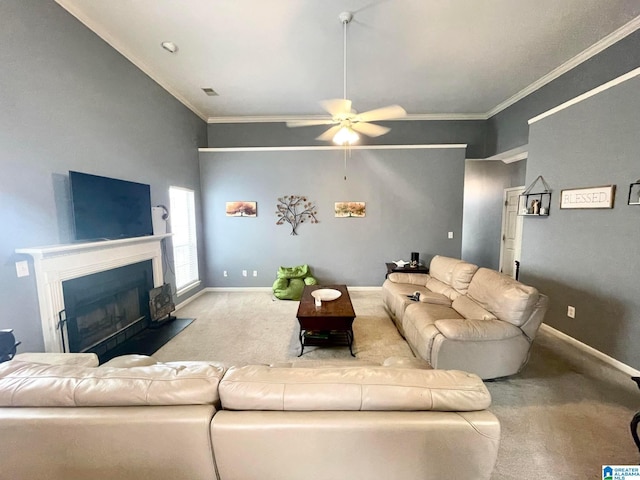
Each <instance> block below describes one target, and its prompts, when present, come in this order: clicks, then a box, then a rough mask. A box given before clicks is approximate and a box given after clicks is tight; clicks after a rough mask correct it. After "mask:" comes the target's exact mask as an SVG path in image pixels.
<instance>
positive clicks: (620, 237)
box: [521, 77, 640, 369]
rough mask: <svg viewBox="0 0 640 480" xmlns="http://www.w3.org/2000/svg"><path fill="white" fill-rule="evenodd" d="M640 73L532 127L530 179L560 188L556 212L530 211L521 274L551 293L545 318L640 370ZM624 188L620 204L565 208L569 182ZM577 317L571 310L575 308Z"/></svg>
mask: <svg viewBox="0 0 640 480" xmlns="http://www.w3.org/2000/svg"><path fill="white" fill-rule="evenodd" d="M639 92H640V79H639V78H638V77H636V78H635V79H632V80H629V81H627V82H625V83H622V84H620V85H618V86H616V87H614V88H612V89H609V90H606V91H605V92H602V93H600V94H598V95H596V96H595V97H591V98H590V99H588V100H586V101H583V102H581V103H578V104H576V105H574V106H572V107H570V108H568V109H565V110H563V111H561V112H559V113H556V114H555V115H552V116H550V117H547V118H545V119H543V120H541V121H539V122H537V123H535V124H533V125H532V126H531V132H530V137H529V159H528V164H527V183H528V182H531V181H532V180H534V179H535V178H536V177H537V176H538V175H543V176H544V178H545V180H546V181H547V182H548V183H549V185H550V186H551V188H552V189H553V197H552V210H551V214H550V216H549V217H547V218H540V219H539V218H525V219H524V239H523V253H522V267H521V273H522V280H523V281H524V282H528V283H531V284H533V285H536V286H537V287H539V288H540V290H541V291H543V292H544V293H546V294H548V295H549V296H550V298H551V307H550V310H549V312H548V314H547V316H546V319H545V322H546V323H548V324H550V325H551V326H553V327H555V328H557V329H558V330H561V331H562V332H565V333H567V334H568V335H570V336H572V337H574V338H576V339H578V340H580V341H582V342H584V343H586V344H588V345H590V346H592V347H594V348H596V349H597V350H600V351H602V352H604V353H606V354H608V355H610V356H612V357H614V358H616V359H618V360H620V361H622V362H624V363H626V364H628V365H630V366H632V367H634V368H636V369H640V350H639V349H638V346H637V340H638V338H640V322H639V320H640V296H639V295H638V285H640V268H639V267H640V265H639V259H640V241H639V239H640V207H637V206H628V205H627V195H628V189H629V184H630V183H631V182H634V181H635V180H637V179H638V178H639V177H640V162H639V160H638V159H639V158H640V143H639V142H638V132H640V115H638V112H640V95H639ZM609 184H613V185H617V191H616V197H615V208H613V209H603V210H559V209H558V205H559V196H560V191H561V190H562V189H567V188H579V187H588V186H598V185H609ZM568 305H573V306H575V308H576V318H575V319H570V318H568V317H567V316H566V312H567V306H568Z"/></svg>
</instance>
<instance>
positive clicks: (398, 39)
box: [57, 0, 640, 120]
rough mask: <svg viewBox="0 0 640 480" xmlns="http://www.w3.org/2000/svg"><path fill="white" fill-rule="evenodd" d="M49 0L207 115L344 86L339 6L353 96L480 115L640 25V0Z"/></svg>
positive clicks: (304, 106)
mask: <svg viewBox="0 0 640 480" xmlns="http://www.w3.org/2000/svg"><path fill="white" fill-rule="evenodd" d="M57 2H58V3H59V4H60V5H61V6H62V7H64V8H65V9H67V10H68V11H69V12H71V13H72V14H73V15H75V16H76V17H77V18H78V19H80V20H81V21H82V22H83V23H85V25H87V26H88V27H89V28H90V29H92V30H93V31H94V32H96V33H97V34H98V35H100V36H101V37H102V38H103V39H104V40H106V41H107V42H108V43H109V44H111V45H112V46H113V47H114V48H116V49H117V50H118V51H120V52H121V53H122V54H123V55H125V56H126V57H127V58H129V59H130V60H131V61H132V62H134V63H135V64H136V65H138V66H139V67H140V68H141V69H142V70H143V71H145V72H146V73H147V74H148V75H150V76H151V77H152V78H153V79H155V80H156V81H157V82H158V83H159V84H160V85H162V86H163V87H164V88H166V89H167V90H168V91H169V92H171V93H172V94H173V95H174V96H176V97H177V98H178V99H179V100H180V101H182V102H183V103H184V104H185V105H187V106H188V107H189V108H191V109H192V110H193V111H194V112H196V113H197V114H198V115H200V116H201V117H202V118H205V119H210V120H214V119H216V118H219V117H227V118H237V117H292V116H307V115H322V114H323V111H322V109H321V108H320V107H319V105H318V101H319V100H322V99H329V98H340V97H342V90H343V86H342V83H343V50H342V46H343V27H342V24H341V23H340V21H339V20H338V15H339V14H340V12H343V11H351V12H353V13H354V20H353V21H352V22H351V23H350V24H349V26H348V31H347V34H348V62H347V65H348V68H347V72H348V88H347V97H348V98H350V99H352V100H353V102H354V107H355V108H356V109H358V110H359V111H364V110H369V109H372V108H376V107H380V106H384V105H388V104H391V103H397V104H400V105H402V106H403V107H404V108H405V109H406V110H407V112H408V113H409V114H410V115H411V116H418V115H433V114H441V115H444V116H452V117H461V118H462V117H464V116H468V117H469V118H472V117H478V118H482V117H485V118H486V116H487V114H490V113H495V112H496V111H497V110H499V109H500V108H502V107H503V106H505V105H506V104H508V103H509V101H510V100H511V101H513V100H514V98H513V97H514V96H516V95H517V94H518V93H521V92H523V90H525V89H527V88H535V86H536V82H539V80H540V79H541V78H543V77H545V76H548V74H549V73H550V72H552V71H554V70H555V69H557V68H558V67H560V66H562V65H563V64H565V63H566V62H569V61H571V59H573V58H574V57H576V56H577V55H580V54H581V53H582V52H584V51H585V50H587V49H589V48H590V47H592V46H593V45H596V44H599V42H600V44H602V42H603V39H605V42H606V37H607V36H609V35H610V34H612V32H616V31H617V33H614V35H613V37H610V38H615V39H618V38H620V37H621V36H622V35H624V34H626V33H630V32H631V31H633V30H634V29H636V28H638V26H639V25H640V22H639V20H640V17H638V16H639V15H640V1H638V0H449V1H443V0H378V1H372V0H369V1H366V0H342V1H338V0H322V1H320V0H306V1H305V0H270V1H265V0H187V1H176V0H110V1H105V0H57ZM630 22H631V23H630ZM625 26H626V27H625ZM620 29H622V30H620ZM163 41H172V42H174V43H175V44H177V45H178V47H179V50H178V52H177V53H175V54H170V53H168V52H166V51H164V50H163V49H162V48H161V47H160V44H161V42H163ZM592 50H594V49H593V48H592ZM538 84H539V83H538ZM204 87H210V88H213V89H214V90H215V91H216V92H218V93H219V96H218V97H209V96H207V95H205V93H204V92H203V91H202V88H204Z"/></svg>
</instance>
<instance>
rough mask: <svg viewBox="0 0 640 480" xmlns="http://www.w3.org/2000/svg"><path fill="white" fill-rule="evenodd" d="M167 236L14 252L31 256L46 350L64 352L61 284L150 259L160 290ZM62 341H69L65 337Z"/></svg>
mask: <svg viewBox="0 0 640 480" xmlns="http://www.w3.org/2000/svg"><path fill="white" fill-rule="evenodd" d="M169 236H171V234H165V235H152V236H147V237H135V238H125V239H120V240H103V241H97V242H88V243H72V244H66V245H51V246H46V247H31V248H18V249H16V253H21V254H27V255H31V256H32V257H33V267H34V272H35V276H36V285H37V288H38V303H39V306H40V320H41V321H42V336H43V338H44V348H45V351H46V352H62V351H63V345H62V338H61V335H60V331H59V329H58V321H59V318H58V314H59V312H61V311H62V310H64V297H63V294H62V282H64V281H66V280H71V279H73V278H79V277H84V276H85V275H91V274H93V273H98V272H104V271H106V270H111V269H114V268H118V267H124V266H126V265H132V264H134V263H139V262H143V261H145V260H151V261H152V264H153V284H154V287H159V286H160V285H162V284H163V272H162V245H161V241H162V239H164V238H166V237H169ZM65 338H68V336H67V335H66V334H65Z"/></svg>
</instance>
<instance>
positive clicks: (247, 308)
mask: <svg viewBox="0 0 640 480" xmlns="http://www.w3.org/2000/svg"><path fill="white" fill-rule="evenodd" d="M379 296H380V294H379V293H372V292H350V297H351V301H352V303H353V306H354V309H355V311H356V314H357V317H356V320H355V321H354V323H353V332H354V344H353V353H354V354H355V355H356V357H357V358H358V359H361V360H369V361H375V362H380V363H381V362H382V361H383V360H384V359H385V358H387V357H392V356H402V357H413V354H412V353H411V349H410V348H409V346H408V345H407V343H406V342H405V341H404V339H403V338H402V337H401V336H400V335H399V334H398V331H397V330H396V328H395V326H394V324H393V322H392V321H391V320H390V319H389V317H388V316H387V314H386V312H385V310H384V307H383V306H382V303H381V302H380V301H379ZM297 310H298V302H291V301H282V300H273V298H272V295H271V294H270V293H262V292H251V293H239V292H232V293H222V292H220V293H218V292H216V293H207V294H204V295H202V296H201V297H199V298H197V299H196V300H194V301H193V302H191V303H189V304H188V305H186V306H185V307H184V308H182V309H180V311H178V312H177V315H178V316H180V317H194V318H196V321H195V322H193V323H192V324H191V325H190V326H189V327H187V328H186V329H185V330H184V331H183V332H182V333H181V334H179V335H178V336H177V337H175V338H174V339H172V340H171V341H170V342H169V343H167V344H166V345H165V346H163V347H162V348H161V349H160V350H159V351H158V352H156V353H155V354H154V356H155V357H156V358H158V359H159V360H162V361H170V360H216V361H220V362H224V363H230V364H245V363H275V362H285V361H291V360H297V359H298V355H299V354H300V341H299V340H298V332H299V326H298V320H297V319H296V312H297ZM329 358H331V359H344V360H347V359H352V358H353V357H351V354H350V353H349V349H348V348H347V347H331V348H319V347H305V351H304V355H303V356H302V359H313V360H318V359H329Z"/></svg>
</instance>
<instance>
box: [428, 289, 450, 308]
mask: <svg viewBox="0 0 640 480" xmlns="http://www.w3.org/2000/svg"><path fill="white" fill-rule="evenodd" d="M420 301H421V302H422V303H432V304H435V305H446V306H448V307H450V306H451V300H450V299H449V297H447V296H446V295H443V294H442V293H436V292H425V293H421V294H420Z"/></svg>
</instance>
